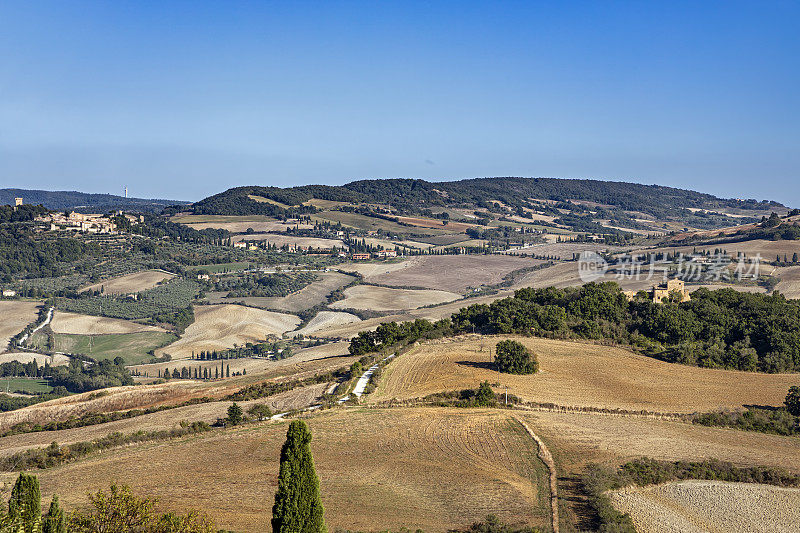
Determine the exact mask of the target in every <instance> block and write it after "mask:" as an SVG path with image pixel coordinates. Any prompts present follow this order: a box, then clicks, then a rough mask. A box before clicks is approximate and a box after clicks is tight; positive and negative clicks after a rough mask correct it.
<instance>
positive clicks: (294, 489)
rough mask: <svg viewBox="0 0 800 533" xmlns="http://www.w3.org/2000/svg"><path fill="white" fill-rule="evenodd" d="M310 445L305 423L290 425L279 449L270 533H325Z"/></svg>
mask: <svg viewBox="0 0 800 533" xmlns="http://www.w3.org/2000/svg"><path fill="white" fill-rule="evenodd" d="M310 442H311V431H309V429H308V426H307V425H306V423H305V422H303V421H302V420H294V421H292V423H291V424H289V430H288V431H287V432H286V442H285V443H284V444H283V448H282V449H281V466H280V473H279V474H278V492H277V493H276V494H275V505H274V506H273V507H272V531H273V533H327V529H326V528H325V520H324V518H323V513H324V509H323V507H322V499H321V498H320V495H319V478H318V477H317V473H316V471H315V470H314V458H313V457H312V456H311V449H310V447H309V443H310Z"/></svg>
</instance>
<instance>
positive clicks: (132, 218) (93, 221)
mask: <svg viewBox="0 0 800 533" xmlns="http://www.w3.org/2000/svg"><path fill="white" fill-rule="evenodd" d="M116 216H123V217H125V218H127V219H128V222H130V223H131V224H139V223H142V222H144V216H143V215H128V214H124V213H123V212H122V211H117V213H116ZM35 220H36V222H43V223H45V224H50V231H56V230H72V231H79V232H83V233H116V232H117V224H116V223H115V222H114V221H113V220H112V215H99V214H86V213H75V212H72V213H51V214H49V215H45V216H41V217H36V219H35Z"/></svg>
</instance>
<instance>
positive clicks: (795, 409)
mask: <svg viewBox="0 0 800 533" xmlns="http://www.w3.org/2000/svg"><path fill="white" fill-rule="evenodd" d="M784 403H785V404H786V410H787V411H789V413H790V414H792V415H794V416H800V387H798V386H797V385H795V386H792V387H789V393H788V394H787V395H786V401H785V402H784Z"/></svg>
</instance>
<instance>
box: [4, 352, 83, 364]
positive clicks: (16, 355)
mask: <svg viewBox="0 0 800 533" xmlns="http://www.w3.org/2000/svg"><path fill="white" fill-rule="evenodd" d="M9 361H19V362H20V363H29V362H31V361H36V362H37V363H38V364H39V365H40V366H44V363H45V361H46V362H47V363H48V364H49V365H50V366H59V365H66V364H67V363H68V362H69V357H67V356H66V355H62V354H55V355H43V354H40V353H32V352H9V353H4V354H0V363H8V362H9Z"/></svg>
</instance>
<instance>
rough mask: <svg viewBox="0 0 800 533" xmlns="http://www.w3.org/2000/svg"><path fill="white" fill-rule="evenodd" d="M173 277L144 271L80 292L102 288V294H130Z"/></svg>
mask: <svg viewBox="0 0 800 533" xmlns="http://www.w3.org/2000/svg"><path fill="white" fill-rule="evenodd" d="M174 277H175V274H170V273H169V272H164V271H163V270H145V271H142V272H136V273H135V274H128V275H125V276H120V277H118V278H113V279H107V280H105V281H100V282H98V283H94V284H92V285H87V286H86V287H83V288H82V289H81V291H99V290H101V288H102V291H103V294H130V293H134V292H140V291H146V290H147V289H152V288H153V287H155V286H156V285H158V284H159V283H161V282H163V281H166V280H169V279H172V278H174Z"/></svg>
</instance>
